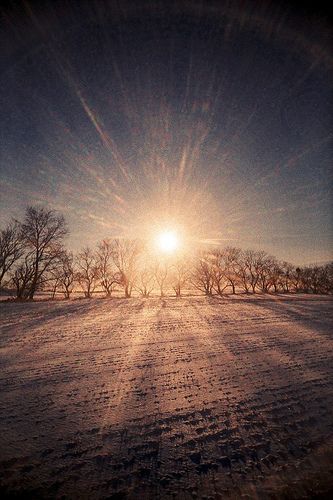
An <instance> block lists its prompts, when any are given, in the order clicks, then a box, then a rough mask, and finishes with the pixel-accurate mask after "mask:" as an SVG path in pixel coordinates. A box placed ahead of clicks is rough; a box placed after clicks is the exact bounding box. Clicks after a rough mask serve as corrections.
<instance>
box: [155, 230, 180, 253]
mask: <svg viewBox="0 0 333 500" xmlns="http://www.w3.org/2000/svg"><path fill="white" fill-rule="evenodd" d="M156 243H157V247H158V249H159V250H160V251H161V252H164V253H173V252H175V251H176V250H177V249H178V248H179V238H178V236H177V234H176V232H174V231H163V232H161V233H160V234H159V235H158V236H157V240H156Z"/></svg>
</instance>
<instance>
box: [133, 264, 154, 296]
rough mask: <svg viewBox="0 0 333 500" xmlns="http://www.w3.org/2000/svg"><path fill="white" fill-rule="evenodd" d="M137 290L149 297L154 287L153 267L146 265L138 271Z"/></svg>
mask: <svg viewBox="0 0 333 500" xmlns="http://www.w3.org/2000/svg"><path fill="white" fill-rule="evenodd" d="M136 288H137V290H138V291H139V292H140V295H141V296H142V297H149V296H150V294H151V292H152V291H153V289H154V274H153V271H152V269H151V268H150V267H149V266H147V265H144V266H143V267H142V268H141V270H140V272H139V273H138V279H137V285H136Z"/></svg>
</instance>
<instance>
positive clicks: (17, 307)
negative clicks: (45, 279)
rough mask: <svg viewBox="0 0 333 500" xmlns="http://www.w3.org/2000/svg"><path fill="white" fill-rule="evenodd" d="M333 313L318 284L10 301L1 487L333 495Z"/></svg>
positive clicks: (58, 493)
mask: <svg viewBox="0 0 333 500" xmlns="http://www.w3.org/2000/svg"><path fill="white" fill-rule="evenodd" d="M331 313H332V300H331V298H329V297H322V296H318V297H315V296H304V295H303V296H302V295H301V296H297V295H290V296H276V297H275V296H264V295H263V296H255V297H246V296H242V297H240V296H236V297H229V298H225V299H217V298H209V299H207V298H204V297H185V298H181V299H175V298H165V299H163V300H162V299H158V298H150V299H140V298H132V299H127V300H126V299H111V300H108V299H91V300H74V301H68V302H66V301H55V302H52V301H49V302H35V303H14V302H2V303H1V304H0V315H1V316H0V326H1V334H0V348H1V350H0V356H1V375H0V481H1V491H0V492H2V493H7V494H22V495H30V496H31V498H36V497H38V496H41V497H44V498H45V497H46V498H110V497H111V498H112V496H114V498H148V499H149V498H172V497H173V498H174V497H176V498H186V499H187V498H189V499H190V498H195V497H199V498H204V497H205V496H206V498H221V497H222V496H223V498H225V497H228V496H231V497H233V498H239V497H240V496H241V495H243V494H244V495H249V496H250V498H255V497H256V496H257V497H259V498H263V497H265V495H266V496H268V497H269V495H273V493H274V495H277V497H278V498H279V497H280V496H281V497H282V496H283V495H287V497H291V496H293V497H295V498H298V497H301V496H302V495H311V492H313V491H316V492H317V493H321V492H322V493H325V492H327V491H329V488H332V486H333V484H332V483H333V466H332V464H333V460H332V458H333V452H332V443H333V439H332V437H333V425H332V424H333V419H332V408H333V379H332V375H333V359H332V358H333V356H332V355H333V342H332V334H331V332H332V321H331V319H330V318H331V317H332V314H331ZM290 492H292V495H291V494H290Z"/></svg>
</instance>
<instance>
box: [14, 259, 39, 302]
mask: <svg viewBox="0 0 333 500" xmlns="http://www.w3.org/2000/svg"><path fill="white" fill-rule="evenodd" d="M34 276H35V259H34V258H33V256H32V255H31V254H28V255H25V256H24V258H23V259H22V260H21V262H20V263H19V265H18V266H17V267H16V269H15V270H14V271H13V272H12V273H11V281H12V283H13V284H14V286H15V289H16V298H17V299H27V298H28V296H29V292H30V289H31V284H32V281H33V279H34Z"/></svg>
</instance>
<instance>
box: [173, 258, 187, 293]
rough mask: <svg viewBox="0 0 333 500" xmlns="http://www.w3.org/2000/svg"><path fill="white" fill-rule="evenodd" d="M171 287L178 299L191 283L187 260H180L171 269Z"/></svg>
mask: <svg viewBox="0 0 333 500" xmlns="http://www.w3.org/2000/svg"><path fill="white" fill-rule="evenodd" d="M170 278H171V286H172V288H173V290H174V292H175V294H176V297H181V294H182V290H183V288H184V287H185V286H186V284H187V283H188V282H189V279H190V269H189V265H188V261H187V260H186V259H185V258H179V259H177V260H176V262H175V263H174V264H173V266H172V268H171V277H170Z"/></svg>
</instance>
